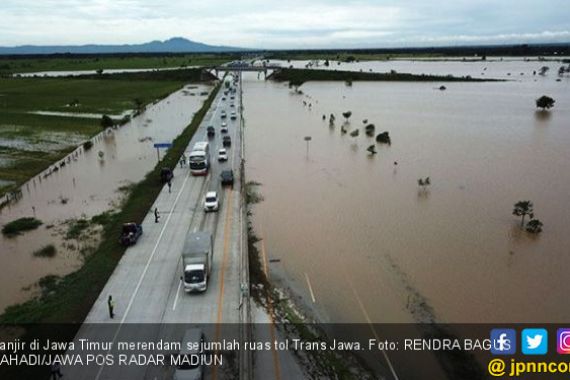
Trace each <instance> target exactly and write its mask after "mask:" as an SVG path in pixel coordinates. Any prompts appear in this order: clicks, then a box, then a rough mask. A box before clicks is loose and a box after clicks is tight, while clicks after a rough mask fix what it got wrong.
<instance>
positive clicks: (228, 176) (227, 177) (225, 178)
mask: <svg viewBox="0 0 570 380" xmlns="http://www.w3.org/2000/svg"><path fill="white" fill-rule="evenodd" d="M220 178H221V179H222V186H225V185H230V186H233V185H234V171H233V170H232V169H226V170H222V174H220Z"/></svg>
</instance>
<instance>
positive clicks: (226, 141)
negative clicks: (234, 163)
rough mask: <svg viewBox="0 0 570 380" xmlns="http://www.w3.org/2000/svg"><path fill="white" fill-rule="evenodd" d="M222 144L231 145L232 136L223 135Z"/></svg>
mask: <svg viewBox="0 0 570 380" xmlns="http://www.w3.org/2000/svg"><path fill="white" fill-rule="evenodd" d="M223 145H224V146H231V145H232V138H231V137H230V136H228V135H225V136H224V141H223Z"/></svg>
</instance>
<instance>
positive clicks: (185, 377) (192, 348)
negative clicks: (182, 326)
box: [174, 327, 206, 380]
mask: <svg viewBox="0 0 570 380" xmlns="http://www.w3.org/2000/svg"><path fill="white" fill-rule="evenodd" d="M205 340H206V336H205V335H204V332H203V331H202V329H200V328H198V327H193V328H190V329H188V330H186V332H185V333H184V337H183V338H182V342H180V347H181V349H180V353H179V354H178V357H177V358H176V363H178V364H177V366H176V369H175V370H174V380H202V379H203V378H204V365H203V364H202V363H203V360H202V356H204V355H205V352H204V341H205Z"/></svg>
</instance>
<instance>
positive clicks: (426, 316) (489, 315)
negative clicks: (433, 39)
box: [244, 61, 570, 322]
mask: <svg viewBox="0 0 570 380" xmlns="http://www.w3.org/2000/svg"><path fill="white" fill-rule="evenodd" d="M295 65H302V63H296V64H295ZM351 65H352V64H351ZM354 65H358V64H354ZM360 65H362V66H363V68H364V69H365V68H366V67H368V66H370V68H372V69H374V70H375V71H381V68H382V67H383V66H384V65H388V66H387V67H390V69H395V70H397V71H398V72H406V71H409V72H415V73H422V72H423V73H426V74H427V73H429V74H454V75H473V76H475V74H476V73H478V72H479V73H480V72H481V70H482V68H483V65H487V66H488V67H489V68H488V69H487V70H486V72H489V74H486V75H485V76H487V75H488V76H489V77H494V78H506V77H507V76H508V75H507V74H506V73H509V72H510V73H512V75H514V74H515V73H516V75H517V76H520V77H521V78H527V79H526V80H525V79H521V78H516V79H517V80H516V81H508V82H500V83H499V82H498V83H491V82H489V83H448V84H447V83H446V86H447V90H446V91H439V90H437V87H439V85H440V84H441V83H421V82H417V83H413V82H399V83H398V82H354V84H353V85H352V86H351V87H349V86H346V85H345V84H344V83H333V82H326V83H323V82H319V83H316V82H308V83H305V84H304V85H303V86H302V87H301V90H302V91H303V93H304V94H302V95H299V94H293V93H292V91H291V90H290V89H289V88H288V87H287V85H286V84H284V83H274V82H270V81H268V82H264V81H261V80H257V79H256V77H255V75H250V76H245V77H244V112H245V119H246V129H245V130H246V156H247V161H246V162H247V168H246V170H247V176H248V179H249V180H255V181H258V182H261V183H262V186H261V187H260V191H261V193H262V194H263V196H264V198H265V200H264V201H263V202H261V203H260V204H258V205H256V206H255V208H254V213H255V229H256V232H257V233H258V234H259V235H260V237H261V238H263V239H264V240H263V244H262V246H263V247H262V248H264V251H265V252H266V256H267V262H268V264H267V265H268V266H269V268H270V270H271V271H272V272H273V273H274V274H275V275H277V276H280V277H281V278H282V279H284V281H285V284H286V285H287V286H290V287H291V288H292V289H293V290H294V291H296V292H297V293H299V294H300V295H301V296H302V297H303V299H304V300H305V301H306V303H307V304H309V305H311V306H312V307H313V308H314V310H315V311H316V312H317V313H318V315H319V316H320V317H321V318H322V319H323V320H325V321H333V322H366V321H372V322H412V321H416V322H425V321H430V320H437V321H443V322H562V321H565V320H568V316H569V315H570V306H568V303H567V302H565V301H564V299H565V296H566V289H565V287H564V286H563V285H562V284H563V283H564V281H565V279H566V277H567V274H566V270H567V269H566V268H567V267H568V266H570V235H569V234H568V226H569V225H570V213H568V212H567V209H568V207H567V206H566V205H567V203H568V200H569V195H570V171H569V170H568V168H570V149H568V145H569V144H570V78H569V77H568V75H566V76H565V77H563V78H560V79H561V80H560V81H556V79H558V76H557V74H556V72H557V69H558V66H560V64H558V63H556V64H552V63H546V64H545V65H548V66H550V67H551V69H550V72H549V73H548V74H547V75H546V76H544V77H542V76H539V75H536V76H533V75H532V71H533V70H538V69H539V67H540V66H542V65H543V63H542V62H523V61H516V62H493V63H489V62H488V63H481V62H478V63H462V62H425V63H424V62H421V63H418V62H386V63H385V62H376V63H374V62H367V63H361V64H360ZM366 65H368V66H366ZM422 65H423V66H422ZM470 65H471V66H470ZM472 65H475V66H472ZM413 66H418V67H419V66H421V68H419V69H417V70H406V69H405V68H406V67H413ZM355 67H358V66H355ZM465 67H470V69H468V70H466V69H465ZM339 69H345V70H346V69H347V65H345V64H343V65H341V66H340V68H339ZM520 72H524V75H522V76H521V75H519V73H520ZM491 74H492V75H491ZM531 78H532V79H531ZM541 95H549V96H551V97H553V98H554V99H555V100H556V104H555V106H554V108H553V109H552V110H551V111H550V112H546V113H543V112H537V110H536V108H535V104H534V101H535V99H536V98H538V97H540V96H541ZM304 103H305V104H306V105H304ZM309 104H310V105H311V107H309ZM348 110H350V111H352V116H351V117H350V119H349V122H350V124H349V125H348V126H346V129H347V130H348V131H349V132H350V131H353V130H355V129H360V135H359V136H358V137H351V136H350V133H347V134H344V135H343V134H342V133H341V125H342V124H343V122H344V119H343V117H342V115H341V113H342V112H345V111H348ZM331 113H334V114H335V116H336V122H335V125H334V126H333V127H330V126H329V122H328V115H329V114H331ZM323 115H327V120H326V121H324V120H322V116H323ZM364 119H367V120H368V123H374V124H375V126H376V133H379V132H382V131H389V133H390V136H391V139H392V144H391V145H390V146H388V145H380V144H375V143H374V139H373V138H370V137H367V136H366V135H365V134H364V130H363V127H364V125H365V124H363V120H364ZM305 136H311V137H312V140H311V141H310V143H309V148H308V154H307V143H306V142H305V141H304V137H305ZM373 144H374V145H377V147H376V150H377V151H378V154H376V155H370V154H368V153H367V151H366V148H367V147H368V146H369V145H373ZM395 163H397V164H395ZM428 176H429V177H430V179H431V186H429V187H428V188H427V189H426V190H423V189H422V188H420V187H418V183H417V180H418V178H425V177H428ZM519 200H531V201H532V202H533V203H534V211H535V216H536V217H537V218H539V219H540V220H541V221H542V222H544V231H543V232H542V234H540V235H538V236H535V235H531V234H529V233H527V232H525V231H522V230H521V229H520V218H518V217H516V216H513V215H512V211H513V205H514V203H515V202H517V201H519Z"/></svg>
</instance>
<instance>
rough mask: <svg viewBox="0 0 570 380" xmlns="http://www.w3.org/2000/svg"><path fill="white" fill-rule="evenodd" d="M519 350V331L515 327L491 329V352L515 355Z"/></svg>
mask: <svg viewBox="0 0 570 380" xmlns="http://www.w3.org/2000/svg"><path fill="white" fill-rule="evenodd" d="M516 352H517V333H516V331H515V330H514V329H492V330H491V353H492V354H493V355H513V354H514V353H516Z"/></svg>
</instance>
